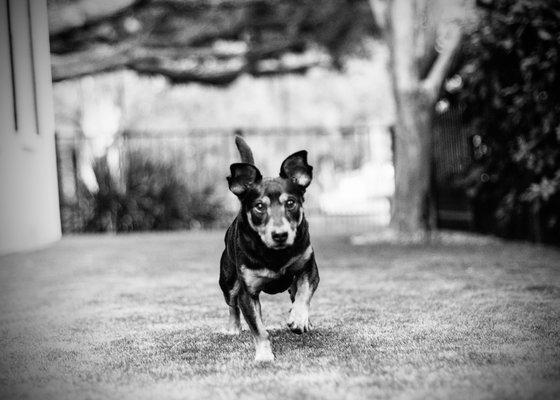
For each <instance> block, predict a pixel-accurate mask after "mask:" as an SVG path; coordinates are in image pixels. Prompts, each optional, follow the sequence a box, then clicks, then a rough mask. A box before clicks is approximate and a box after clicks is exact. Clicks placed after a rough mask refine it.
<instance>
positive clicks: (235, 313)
mask: <svg viewBox="0 0 560 400" xmlns="http://www.w3.org/2000/svg"><path fill="white" fill-rule="evenodd" d="M238 291H239V282H236V283H235V285H234V287H233V289H232V292H231V294H230V298H231V304H230V303H228V305H229V321H228V325H227V328H226V332H227V333H229V334H232V335H235V334H238V333H241V320H240V318H239V305H238V300H237V292H238Z"/></svg>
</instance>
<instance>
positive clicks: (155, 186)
mask: <svg viewBox="0 0 560 400" xmlns="http://www.w3.org/2000/svg"><path fill="white" fill-rule="evenodd" d="M180 158H181V153H179V152H178V153H177V154H176V155H175V156H174V157H172V158H168V159H166V160H162V159H154V158H153V157H150V155H148V154H146V152H144V151H141V150H129V151H127V152H126V155H125V156H124V157H122V158H121V160H119V162H120V163H121V168H120V169H119V170H118V171H119V175H120V176H115V174H114V173H113V172H112V170H113V169H112V168H111V167H110V164H111V162H110V160H108V157H107V156H106V155H105V156H103V157H99V158H96V159H95V161H94V162H93V171H94V174H95V178H96V182H97V184H98V189H97V190H96V191H90V190H89V189H88V188H87V187H86V184H85V183H84V182H83V180H81V179H78V188H77V190H78V191H79V194H78V196H76V199H77V202H75V203H73V204H72V203H63V204H62V207H61V214H62V225H63V230H64V231H65V232H131V231H149V230H174V229H201V228H211V227H217V226H223V225H224V224H225V218H226V211H225V209H224V206H223V202H222V199H221V198H219V197H217V196H216V194H215V189H214V185H212V184H210V183H208V184H207V185H206V186H204V187H200V186H198V187H197V186H195V185H192V186H191V185H190V182H189V181H188V180H187V179H185V177H184V174H183V172H182V170H181V167H180V166H181V165H182V162H181V160H180Z"/></svg>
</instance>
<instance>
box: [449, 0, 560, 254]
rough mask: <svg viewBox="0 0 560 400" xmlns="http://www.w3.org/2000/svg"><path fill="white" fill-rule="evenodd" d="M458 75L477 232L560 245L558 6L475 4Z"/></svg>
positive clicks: (514, 1) (542, 1)
mask: <svg viewBox="0 0 560 400" xmlns="http://www.w3.org/2000/svg"><path fill="white" fill-rule="evenodd" d="M477 3H478V5H479V6H481V7H482V10H483V12H482V15H481V19H480V22H479V24H478V26H477V27H476V29H475V30H474V31H473V32H471V33H470V35H469V36H468V38H467V40H466V43H465V45H464V49H463V50H464V51H463V60H462V62H461V66H460V69H459V71H458V75H459V76H460V77H461V78H462V82H463V86H464V87H463V90H460V91H458V94H457V99H456V100H458V101H460V102H461V103H462V104H464V105H466V112H465V118H466V122H467V123H470V124H472V126H473V127H474V132H475V133H476V136H475V140H474V141H473V142H474V143H473V144H474V154H475V163H474V166H473V168H472V170H471V173H470V175H469V177H468V179H467V182H468V192H469V194H470V196H471V197H472V199H473V204H474V211H475V219H476V225H477V228H478V229H479V230H482V231H487V232H494V233H496V234H499V235H502V236H506V237H511V238H522V239H531V240H535V241H545V242H554V243H557V244H559V243H560V1H558V0H485V1H483V0H478V1H477Z"/></svg>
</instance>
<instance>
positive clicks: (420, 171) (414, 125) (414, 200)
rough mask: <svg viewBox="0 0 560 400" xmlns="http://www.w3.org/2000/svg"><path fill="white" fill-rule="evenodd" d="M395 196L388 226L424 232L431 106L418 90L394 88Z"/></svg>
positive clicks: (427, 226) (406, 231) (427, 223)
mask: <svg viewBox="0 0 560 400" xmlns="http://www.w3.org/2000/svg"><path fill="white" fill-rule="evenodd" d="M396 96H398V99H397V109H396V111H397V121H396V126H395V133H396V134H395V141H396V143H395V151H396V157H395V161H396V162H395V199H394V203H393V205H394V206H393V210H392V216H391V227H392V228H393V229H395V230H396V231H397V232H398V233H402V234H412V235H413V236H416V235H424V233H425V232H426V231H427V230H429V229H430V228H431V227H430V215H429V210H430V204H429V199H430V177H431V160H432V152H431V150H432V149H431V147H432V146H431V124H430V122H431V110H432V109H433V107H432V102H431V101H430V99H428V98H427V97H426V96H425V95H424V94H423V93H422V91H420V90H412V91H401V90H399V91H397V93H396Z"/></svg>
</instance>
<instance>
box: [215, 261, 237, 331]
mask: <svg viewBox="0 0 560 400" xmlns="http://www.w3.org/2000/svg"><path fill="white" fill-rule="evenodd" d="M220 288H221V289H222V292H223V294H224V299H225V301H226V303H227V305H228V306H229V321H228V324H227V327H226V329H225V331H226V333H230V334H238V333H240V332H241V321H240V319H239V305H238V300H237V297H238V293H239V281H238V280H237V272H236V270H235V266H234V265H233V264H231V263H230V262H229V260H228V259H227V255H226V252H225V251H224V252H223V254H222V259H221V260H220Z"/></svg>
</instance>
